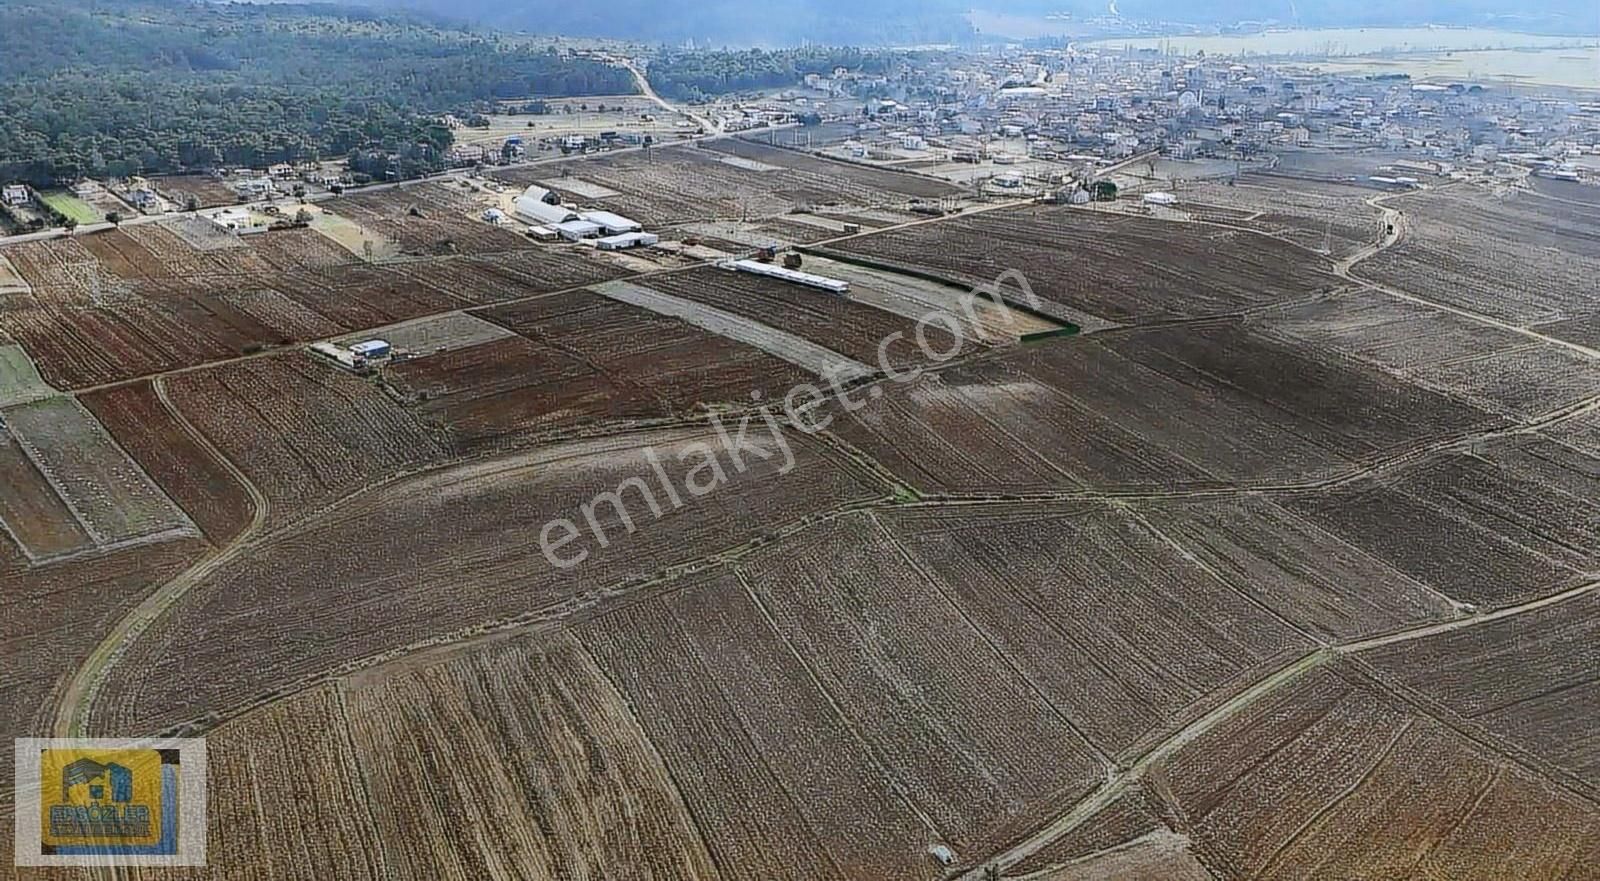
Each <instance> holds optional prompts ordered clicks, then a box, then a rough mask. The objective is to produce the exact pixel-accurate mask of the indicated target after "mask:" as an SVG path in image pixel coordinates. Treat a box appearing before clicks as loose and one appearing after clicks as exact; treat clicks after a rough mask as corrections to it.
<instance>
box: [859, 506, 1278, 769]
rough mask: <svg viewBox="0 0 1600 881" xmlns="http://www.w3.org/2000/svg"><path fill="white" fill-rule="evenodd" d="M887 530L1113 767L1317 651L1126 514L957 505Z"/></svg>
mask: <svg viewBox="0 0 1600 881" xmlns="http://www.w3.org/2000/svg"><path fill="white" fill-rule="evenodd" d="M887 522H888V523H889V524H890V526H891V529H892V531H893V532H894V533H895V534H897V535H899V536H901V540H902V541H903V542H904V544H905V546H906V548H907V551H908V552H909V553H910V554H911V555H912V556H913V558H914V559H915V560H916V561H917V562H918V563H919V564H920V567H921V568H922V569H923V570H924V571H927V572H930V573H932V574H933V575H934V576H935V577H937V578H938V579H939V580H940V582H941V583H943V584H944V585H946V587H945V590H946V591H947V592H948V593H950V594H951V595H952V596H953V597H954V598H955V599H956V601H957V602H958V603H959V604H960V607H961V609H962V611H963V613H964V615H965V616H966V617H967V618H968V619H969V620H971V621H972V622H974V625H975V626H977V627H979V628H980V629H981V630H982V631H983V632H984V633H985V634H986V636H987V638H988V640H989V641H990V642H992V643H993V644H994V645H995V646H996V647H997V648H998V649H999V650H1000V651H1002V652H1004V653H1005V655H1006V656H1007V657H1008V658H1009V659H1010V662H1011V664H1012V665H1014V666H1015V667H1016V668H1017V669H1018V670H1020V671H1021V672H1022V673H1023V674H1024V675H1025V676H1026V677H1027V679H1028V681H1029V682H1030V683H1032V685H1033V687H1034V688H1036V689H1038V691H1039V692H1040V693H1041V694H1042V695H1044V696H1045V697H1047V698H1048V699H1049V700H1050V702H1051V705H1052V706H1053V707H1054V708H1055V710H1056V711H1057V712H1059V713H1061V714H1062V715H1063V716H1065V717H1066V718H1068V719H1070V720H1072V722H1073V725H1074V728H1075V729H1076V730H1078V731H1081V732H1082V733H1083V734H1084V735H1085V736H1086V737H1088V739H1089V740H1090V741H1092V742H1093V743H1094V744H1095V746H1096V747H1097V748H1098V749H1099V750H1101V751H1102V752H1103V753H1104V754H1106V755H1109V756H1117V757H1122V756H1125V755H1127V754H1128V753H1130V752H1131V751H1133V749H1134V747H1135V746H1136V745H1137V744H1138V743H1140V742H1141V741H1142V740H1144V739H1147V738H1153V737H1157V736H1159V734H1161V733H1162V732H1165V731H1170V730H1172V729H1173V728H1175V727H1177V726H1178V725H1181V724H1182V723H1183V722H1184V721H1187V719H1188V717H1189V716H1190V715H1191V714H1193V713H1195V712H1196V708H1197V707H1198V706H1200V705H1203V704H1204V703H1206V702H1208V701H1213V700H1218V699H1220V698H1222V697H1224V696H1226V694H1227V693H1228V691H1229V689H1232V688H1239V687H1242V686H1243V685H1244V684H1246V683H1248V682H1249V681H1251V680H1252V679H1254V678H1256V675H1258V674H1254V671H1259V670H1263V669H1270V668H1271V667H1272V666H1275V664H1273V663H1272V662H1273V660H1274V659H1279V660H1280V661H1281V659H1282V658H1283V657H1285V656H1287V655H1289V654H1293V653H1298V652H1300V651H1303V650H1304V648H1305V647H1306V646H1307V641H1306V640H1305V638H1304V637H1302V636H1300V635H1299V634H1297V633H1296V632H1295V631H1294V630H1293V629H1292V628H1291V627H1289V626H1288V625H1287V624H1285V623H1284V622H1282V621H1281V620H1278V619H1276V618H1275V617H1274V616H1273V615H1272V614H1271V613H1269V612H1267V611H1266V610H1264V609H1262V608H1259V607H1257V606H1255V605H1254V604H1253V603H1252V601H1251V600H1250V599H1249V598H1248V597H1247V595H1246V594H1245V593H1244V592H1242V591H1239V590H1236V589H1235V588H1234V587H1233V586H1231V585H1230V584H1228V583H1225V582H1222V581H1219V580H1217V579H1216V578H1214V577H1211V576H1210V575H1209V573H1207V572H1206V570H1205V569H1203V568H1202V567H1201V566H1200V565H1198V564H1196V563H1195V562H1193V561H1191V560H1190V559H1189V558H1188V557H1187V555H1186V553H1185V552H1184V551H1183V550H1182V548H1181V547H1175V546H1173V545H1172V544H1170V543H1169V542H1168V540H1167V539H1166V537H1165V536H1164V535H1163V534H1162V533H1160V532H1158V531H1156V530H1153V529H1151V528H1150V527H1149V526H1147V525H1145V524H1144V523H1142V522H1140V521H1139V520H1138V519H1137V518H1134V517H1131V516H1129V515H1128V514H1126V513H1123V512H1121V511H1118V510H1116V509H1110V508H1104V507H1099V506H1077V507H1071V506H1052V507H1041V506H1023V505H1017V506H1004V507H1000V508H985V509H983V510H981V511H966V510H963V509H961V508H949V509H933V510H929V511H926V512H924V511H909V512H907V513H906V514H903V515H901V514H896V515H895V516H893V517H889V518H888V519H887Z"/></svg>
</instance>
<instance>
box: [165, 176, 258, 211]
mask: <svg viewBox="0 0 1600 881" xmlns="http://www.w3.org/2000/svg"><path fill="white" fill-rule="evenodd" d="M153 183H154V185H155V188H156V190H157V191H158V192H160V193H161V195H162V196H163V197H164V198H166V199H167V200H168V201H170V202H173V203H176V204H177V205H178V206H179V207H180V208H189V207H193V208H217V207H220V206H222V205H232V204H234V203H235V202H238V201H239V194H238V193H235V192H234V191H233V190H232V189H230V188H229V187H228V185H227V184H225V183H223V182H222V181H221V180H220V179H218V178H214V177H212V176H210V175H208V174H184V175H174V176H172V177H160V178H156V179H155V180H154V182H153Z"/></svg>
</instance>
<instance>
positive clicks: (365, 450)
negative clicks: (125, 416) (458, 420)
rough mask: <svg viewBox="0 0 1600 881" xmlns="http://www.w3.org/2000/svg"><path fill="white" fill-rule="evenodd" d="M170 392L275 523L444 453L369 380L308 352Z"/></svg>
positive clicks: (202, 376)
mask: <svg viewBox="0 0 1600 881" xmlns="http://www.w3.org/2000/svg"><path fill="white" fill-rule="evenodd" d="M169 391H170V395H171V397H172V400H173V402H174V403H175V404H176V405H177V407H178V409H179V410H180V411H181V412H182V413H183V414H184V415H185V416H186V417H187V418H188V419H189V421H190V422H192V423H193V424H194V425H195V426H196V427H197V428H198V429H199V430H200V431H201V432H203V433H204V434H205V435H206V437H207V438H208V439H210V441H211V442H212V443H214V444H216V445H217V447H218V448H219V449H221V450H222V451H223V453H224V454H225V455H226V456H227V457H228V458H229V460H231V461H232V462H233V463H234V464H235V465H237V466H238V467H239V469H240V470H241V471H243V472H244V473H245V474H246V475H248V476H249V477H250V480H251V481H252V482H253V483H255V484H256V485H257V486H259V487H260V488H261V490H262V491H263V492H264V493H265V494H266V495H267V497H268V499H269V500H270V502H271V506H272V520H271V521H270V522H272V523H275V524H276V523H283V522H288V521H292V520H294V519H298V515H300V514H302V513H307V512H310V511H314V510H316V508H317V507H318V506H320V505H322V504H326V503H327V502H329V501H332V500H333V499H336V498H338V497H340V496H342V495H344V494H346V493H348V492H350V491H352V490H355V489H359V488H361V487H364V486H368V485H371V484H372V483H374V482H376V481H379V480H382V479H384V478H385V477H388V476H390V475H392V474H394V473H396V472H399V471H402V470H406V469H409V468H413V467H417V466H419V465H422V464H424V463H427V462H431V461H434V460H437V459H440V458H443V456H444V455H445V450H444V448H443V447H442V445H441V444H440V442H439V441H438V440H437V439H436V438H435V437H434V436H433V435H432V434H430V433H429V432H428V431H427V430H425V429H424V428H423V427H422V426H421V425H420V424H418V423H417V422H416V421H415V420H413V419H412V418H411V417H410V415H409V414H408V413H406V411H405V410H404V409H403V408H401V407H400V406H399V405H397V404H395V403H394V402H392V401H390V400H389V399H388V398H386V397H385V396H384V395H383V393H382V392H381V391H379V390H378V389H377V388H376V387H374V386H373V385H372V384H371V383H368V382H365V381H363V380H361V379H359V378H357V377H354V376H351V375H350V374H348V373H344V372H342V371H339V370H337V369H335V368H334V367H332V366H330V365H326V364H323V363H321V362H319V361H315V360H313V359H312V358H311V357H310V356H307V355H304V354H300V353H289V354H283V355H275V356H273V357H270V358H260V359H256V360H252V361H246V362H241V363H239V364H234V365H231V366H228V367H223V368H219V369H213V370H205V371H197V372H193V373H186V374H183V375H182V376H179V377H175V378H174V379H172V380H171V381H170V382H169Z"/></svg>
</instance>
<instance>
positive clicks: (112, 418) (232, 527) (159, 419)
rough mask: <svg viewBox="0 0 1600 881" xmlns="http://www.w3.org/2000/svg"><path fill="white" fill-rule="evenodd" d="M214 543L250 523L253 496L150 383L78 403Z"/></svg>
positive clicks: (222, 540)
mask: <svg viewBox="0 0 1600 881" xmlns="http://www.w3.org/2000/svg"><path fill="white" fill-rule="evenodd" d="M79 400H80V401H81V402H82V403H83V404H84V406H86V407H88V408H89V409H90V411H92V412H93V413H94V415H95V416H96V417H97V418H98V419H99V420H100V422H101V424H102V425H104V426H105V427H106V430H107V431H109V432H110V433H111V436H112V437H113V438H114V439H115V440H116V442H117V444H118V445H120V446H121V447H122V448H123V449H124V450H126V451H127V452H128V454H129V455H131V456H132V457H133V459H134V461H136V462H138V463H139V465H140V466H141V467H143V468H144V470H145V471H146V472H147V473H148V474H149V475H150V476H151V477H152V478H154V479H155V481H156V483H158V484H159V485H160V486H161V488H162V489H163V490H165V491H166V492H167V493H168V494H169V495H170V496H172V498H173V500H174V501H176V502H177V503H178V505H179V506H181V507H182V508H183V509H184V510H185V511H187V512H188V514H189V517H190V518H191V519H192V520H194V522H195V523H196V524H197V525H198V526H199V527H200V529H201V531H202V532H204V533H205V535H206V537H207V538H209V539H211V541H212V542H213V543H215V544H219V545H220V544H223V543H225V542H226V541H227V540H228V539H229V538H231V537H233V536H234V535H236V534H237V533H238V532H239V531H240V530H241V529H243V528H244V527H245V524H246V523H248V522H249V521H250V516H251V505H250V499H249V497H248V496H247V495H246V494H245V493H244V490H243V488H242V487H240V486H239V485H238V483H237V482H236V481H235V480H234V479H233V476H232V475H231V474H229V473H228V472H227V470H226V469H224V468H223V466H222V465H221V464H220V463H218V462H217V461H216V460H215V459H214V458H213V457H212V456H211V455H210V454H209V453H207V452H206V451H205V450H204V449H203V448H202V447H201V446H200V445H199V444H198V443H197V442H196V440H195V439H194V438H193V437H191V436H190V435H189V432H188V431H187V430H185V429H184V427H183V426H182V425H181V424H180V423H179V422H178V421H177V420H176V419H174V418H173V416H172V414H171V413H170V412H169V411H168V410H167V408H166V407H165V406H163V405H162V403H161V401H160V399H159V398H158V397H157V395H156V391H155V389H154V388H153V387H152V386H151V384H150V383H147V382H146V383H139V384H136V385H126V386H119V387H117V388H114V389H109V390H106V391H103V392H97V393H95V394H92V395H85V396H83V397H82V398H80V399H79Z"/></svg>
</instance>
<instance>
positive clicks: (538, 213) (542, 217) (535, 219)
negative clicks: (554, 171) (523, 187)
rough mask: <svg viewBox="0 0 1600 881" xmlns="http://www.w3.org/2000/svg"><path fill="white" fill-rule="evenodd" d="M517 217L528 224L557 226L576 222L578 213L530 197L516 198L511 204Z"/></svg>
mask: <svg viewBox="0 0 1600 881" xmlns="http://www.w3.org/2000/svg"><path fill="white" fill-rule="evenodd" d="M513 204H514V207H515V209H516V212H517V216H518V217H521V218H523V219H525V220H527V221H529V222H530V223H538V224H558V223H566V222H567V221H569V220H576V219H577V218H578V212H576V211H573V210H572V209H570V208H565V207H562V206H560V205H550V204H546V203H545V202H543V201H540V200H539V199H535V198H532V197H530V196H526V195H523V196H518V197H517V198H516V200H515V202H514V203H513Z"/></svg>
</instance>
